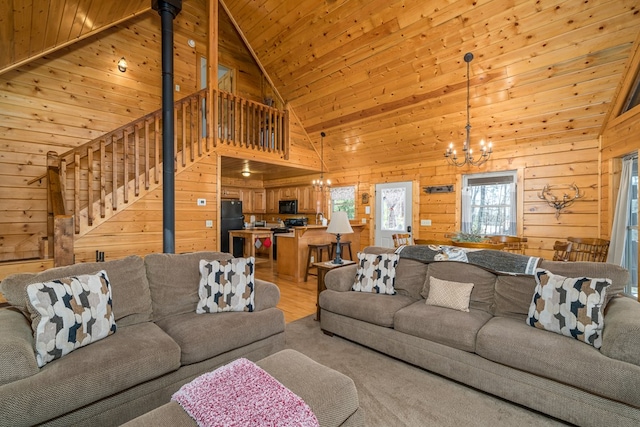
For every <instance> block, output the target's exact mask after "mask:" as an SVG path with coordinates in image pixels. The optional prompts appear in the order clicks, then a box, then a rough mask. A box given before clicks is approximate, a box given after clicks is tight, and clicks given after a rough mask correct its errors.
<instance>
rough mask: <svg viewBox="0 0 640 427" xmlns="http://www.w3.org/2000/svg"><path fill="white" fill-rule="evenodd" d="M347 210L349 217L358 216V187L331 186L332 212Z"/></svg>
mask: <svg viewBox="0 0 640 427" xmlns="http://www.w3.org/2000/svg"><path fill="white" fill-rule="evenodd" d="M338 211H345V212H346V213H347V216H348V217H349V219H355V218H356V187H355V185H350V186H347V187H332V188H331V212H338Z"/></svg>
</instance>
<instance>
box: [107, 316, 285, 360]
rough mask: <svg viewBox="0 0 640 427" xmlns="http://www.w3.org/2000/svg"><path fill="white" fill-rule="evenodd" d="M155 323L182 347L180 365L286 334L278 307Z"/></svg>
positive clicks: (183, 317)
mask: <svg viewBox="0 0 640 427" xmlns="http://www.w3.org/2000/svg"><path fill="white" fill-rule="evenodd" d="M156 323H157V325H158V326H160V328H162V330H164V331H165V332H166V333H167V334H168V335H169V336H171V338H173V339H174V340H175V342H177V343H178V345H179V346H180V352H181V356H180V361H181V363H182V364H183V365H189V364H192V363H197V362H200V361H202V360H206V359H210V358H212V357H214V356H217V355H219V354H222V353H225V352H227V351H230V350H234V349H236V348H239V347H243V346H245V345H248V344H251V343H254V342H256V341H259V340H261V339H264V338H268V337H270V336H272V335H276V334H278V333H281V332H283V331H284V314H283V313H282V311H281V310H280V309H278V308H269V309H266V310H262V311H254V312H252V313H248V312H226V313H207V314H196V312H195V311H192V312H189V313H183V314H178V315H175V316H169V317H165V318H163V319H160V320H158V321H157V322H156ZM116 335H117V334H116Z"/></svg>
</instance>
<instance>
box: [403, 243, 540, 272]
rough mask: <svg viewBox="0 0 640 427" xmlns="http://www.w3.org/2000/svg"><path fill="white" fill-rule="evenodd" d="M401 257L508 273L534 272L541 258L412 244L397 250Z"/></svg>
mask: <svg viewBox="0 0 640 427" xmlns="http://www.w3.org/2000/svg"><path fill="white" fill-rule="evenodd" d="M396 253H398V254H400V258H408V259H414V260H417V261H422V262H432V261H460V262H467V263H469V264H474V265H477V266H479V267H482V268H485V269H487V270H491V271H495V272H499V273H507V274H534V273H535V271H536V267H538V264H540V261H541V258H539V257H531V256H527V255H519V254H513V253H510V252H504V251H496V250H493V249H469V248H461V247H458V246H444V245H443V246H439V245H410V246H401V247H399V248H398V249H397V250H396Z"/></svg>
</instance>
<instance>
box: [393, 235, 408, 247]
mask: <svg viewBox="0 0 640 427" xmlns="http://www.w3.org/2000/svg"><path fill="white" fill-rule="evenodd" d="M391 238H392V239H393V247H394V248H399V247H400V246H402V245H411V244H412V243H411V234H408V233H399V234H392V235H391Z"/></svg>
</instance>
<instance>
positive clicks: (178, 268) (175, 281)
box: [144, 252, 233, 320]
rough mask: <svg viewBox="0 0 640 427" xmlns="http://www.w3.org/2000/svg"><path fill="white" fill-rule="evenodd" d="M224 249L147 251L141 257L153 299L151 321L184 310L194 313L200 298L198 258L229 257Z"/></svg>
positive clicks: (222, 258)
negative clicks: (167, 252) (148, 252)
mask: <svg viewBox="0 0 640 427" xmlns="http://www.w3.org/2000/svg"><path fill="white" fill-rule="evenodd" d="M232 258H233V257H232V256H231V255H230V254H228V253H224V252H193V253H189V254H179V255H178V254H149V255H147V256H146V257H145V258H144V264H145V267H146V269H147V278H148V279H149V289H150V290H151V300H152V302H153V318H154V320H158V319H162V318H164V317H167V316H172V315H175V314H183V313H195V311H196V306H197V305H198V301H199V300H200V298H199V296H198V288H199V286H200V269H199V265H200V260H201V259H206V260H229V259H232Z"/></svg>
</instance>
